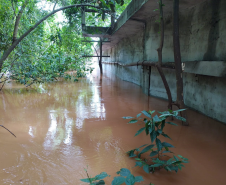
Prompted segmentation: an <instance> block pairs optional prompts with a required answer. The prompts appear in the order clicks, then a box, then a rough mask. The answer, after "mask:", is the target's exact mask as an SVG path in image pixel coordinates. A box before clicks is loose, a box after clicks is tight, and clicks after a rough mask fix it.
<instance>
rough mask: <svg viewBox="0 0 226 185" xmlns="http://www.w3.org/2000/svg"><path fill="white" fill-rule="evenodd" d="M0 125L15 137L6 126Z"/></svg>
mask: <svg viewBox="0 0 226 185" xmlns="http://www.w3.org/2000/svg"><path fill="white" fill-rule="evenodd" d="M0 127H3V128H4V129H6V130H7V131H8V132H10V134H12V135H13V136H14V137H16V136H15V135H14V133H12V132H11V131H10V130H9V129H8V128H6V127H4V126H3V125H0Z"/></svg>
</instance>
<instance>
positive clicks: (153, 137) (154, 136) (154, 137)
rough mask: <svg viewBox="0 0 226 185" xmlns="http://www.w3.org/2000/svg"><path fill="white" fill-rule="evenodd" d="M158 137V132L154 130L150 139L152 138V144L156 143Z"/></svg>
mask: <svg viewBox="0 0 226 185" xmlns="http://www.w3.org/2000/svg"><path fill="white" fill-rule="evenodd" d="M156 136H157V134H156V131H155V130H153V131H152V133H151V134H150V137H151V142H152V143H153V142H154V141H155V139H156Z"/></svg>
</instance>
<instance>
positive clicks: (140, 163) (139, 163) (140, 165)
mask: <svg viewBox="0 0 226 185" xmlns="http://www.w3.org/2000/svg"><path fill="white" fill-rule="evenodd" d="M136 166H139V167H142V166H143V164H142V162H140V161H136V165H135V167H136Z"/></svg>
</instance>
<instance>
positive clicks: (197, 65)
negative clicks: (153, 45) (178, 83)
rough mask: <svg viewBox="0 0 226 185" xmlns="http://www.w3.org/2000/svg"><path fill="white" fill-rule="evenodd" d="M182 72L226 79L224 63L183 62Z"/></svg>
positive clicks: (225, 64)
mask: <svg viewBox="0 0 226 185" xmlns="http://www.w3.org/2000/svg"><path fill="white" fill-rule="evenodd" d="M184 72H186V73H193V74H199V75H207V76H216V77H226V61H194V62H185V68H184Z"/></svg>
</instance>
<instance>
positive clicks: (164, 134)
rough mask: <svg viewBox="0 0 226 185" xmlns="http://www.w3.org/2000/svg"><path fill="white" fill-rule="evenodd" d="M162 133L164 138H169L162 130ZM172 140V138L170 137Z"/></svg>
mask: <svg viewBox="0 0 226 185" xmlns="http://www.w3.org/2000/svg"><path fill="white" fill-rule="evenodd" d="M162 135H163V136H164V137H166V138H169V139H171V138H170V137H169V136H168V135H167V134H165V133H164V132H163V133H162ZM171 140H172V139H171Z"/></svg>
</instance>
